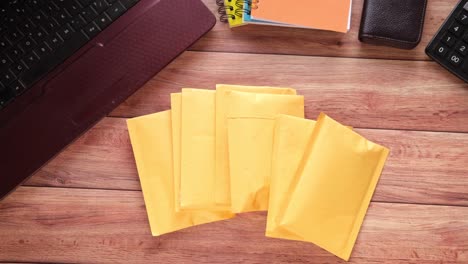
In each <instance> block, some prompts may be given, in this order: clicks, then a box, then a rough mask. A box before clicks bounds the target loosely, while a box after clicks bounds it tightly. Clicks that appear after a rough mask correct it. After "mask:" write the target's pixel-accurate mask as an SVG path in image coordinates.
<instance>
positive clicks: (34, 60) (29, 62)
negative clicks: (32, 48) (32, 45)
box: [24, 52, 39, 68]
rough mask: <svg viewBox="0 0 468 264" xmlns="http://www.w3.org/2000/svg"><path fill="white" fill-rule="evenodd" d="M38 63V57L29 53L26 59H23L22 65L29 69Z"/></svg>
mask: <svg viewBox="0 0 468 264" xmlns="http://www.w3.org/2000/svg"><path fill="white" fill-rule="evenodd" d="M38 62H39V57H38V56H37V55H36V54H35V53H34V52H31V53H29V54H28V55H27V56H26V57H24V63H25V64H26V66H27V67H28V68H31V67H32V66H33V65H34V64H36V63H38Z"/></svg>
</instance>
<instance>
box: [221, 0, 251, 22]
mask: <svg viewBox="0 0 468 264" xmlns="http://www.w3.org/2000/svg"><path fill="white" fill-rule="evenodd" d="M244 1H245V0H216V4H217V5H218V13H219V14H220V15H221V16H220V20H221V21H222V22H229V26H230V27H231V28H233V27H239V26H243V25H246V23H245V22H244V20H243V17H244V14H246V13H247V12H249V11H248V10H246V9H244ZM249 1H251V0H249Z"/></svg>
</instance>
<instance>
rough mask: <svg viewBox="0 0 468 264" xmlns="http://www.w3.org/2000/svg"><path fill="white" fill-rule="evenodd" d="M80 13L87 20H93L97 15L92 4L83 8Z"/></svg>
mask: <svg viewBox="0 0 468 264" xmlns="http://www.w3.org/2000/svg"><path fill="white" fill-rule="evenodd" d="M80 15H81V16H82V17H83V18H84V19H85V20H86V21H87V22H91V21H93V20H94V19H95V18H96V17H97V15H98V14H97V13H96V11H94V9H93V8H91V6H88V7H87V8H85V9H83V10H81V12H80Z"/></svg>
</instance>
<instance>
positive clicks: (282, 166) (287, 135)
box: [265, 115, 316, 240]
mask: <svg viewBox="0 0 468 264" xmlns="http://www.w3.org/2000/svg"><path fill="white" fill-rule="evenodd" d="M315 123H316V122H315V121H313V120H308V119H304V118H299V117H293V116H288V115H279V116H277V117H276V123H275V134H274V140H273V155H272V166H271V167H272V168H271V183H270V201H269V205H268V219H267V227H266V233H265V235H266V236H268V237H276V238H285V239H291V240H302V238H301V237H300V236H296V235H294V234H292V233H290V232H288V231H287V230H284V229H282V228H281V227H280V226H278V222H279V220H280V219H279V217H278V215H279V212H280V208H281V207H282V206H285V205H286V204H287V202H288V201H287V200H286V197H288V192H289V190H290V185H291V184H292V180H293V179H294V175H295V173H296V170H297V169H298V168H299V164H300V163H301V161H302V158H303V156H304V153H305V152H306V148H307V143H308V142H309V139H310V138H311V136H312V132H313V131H314V127H315Z"/></svg>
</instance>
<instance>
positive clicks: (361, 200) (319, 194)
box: [279, 114, 389, 260]
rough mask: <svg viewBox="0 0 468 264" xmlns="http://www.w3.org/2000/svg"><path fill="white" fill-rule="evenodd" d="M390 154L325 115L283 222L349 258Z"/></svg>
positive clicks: (307, 238)
mask: <svg viewBox="0 0 468 264" xmlns="http://www.w3.org/2000/svg"><path fill="white" fill-rule="evenodd" d="M388 153H389V150H388V149H387V148H385V147H382V146H380V145H377V144H375V143H372V142H370V141H368V140H367V139H365V138H364V137H362V136H360V135H359V134H357V133H356V132H354V131H352V130H350V129H349V128H348V127H345V126H342V125H340V124H339V123H338V122H336V121H334V120H333V119H331V118H330V117H328V116H326V115H324V114H321V115H320V117H319V118H318V119H317V123H316V125H315V128H314V132H313V134H312V137H311V139H310V141H309V145H308V147H307V151H306V154H305V156H304V159H303V162H301V164H300V166H299V169H298V170H297V172H296V174H295V176H294V179H293V182H292V185H291V187H292V188H291V192H290V195H289V197H286V198H285V199H287V200H289V203H288V204H287V206H286V208H285V210H284V211H283V212H280V216H279V217H280V219H281V220H280V222H279V223H280V226H281V227H282V228H284V229H286V230H288V231H289V232H291V233H293V234H294V235H295V236H298V237H301V238H302V239H301V240H305V241H309V242H312V243H314V244H316V245H318V246H320V247H322V248H323V249H325V250H327V251H329V252H331V253H333V254H335V255H336V256H338V257H340V258H342V259H345V260H348V259H349V257H350V255H351V251H352V249H353V247H354V243H355V241H356V238H357V236H358V233H359V230H360V228H361V225H362V222H363V220H364V216H365V214H366V211H367V208H368V206H369V203H370V201H371V198H372V195H373V193H374V190H375V187H376V185H377V182H378V180H379V177H380V174H381V172H382V169H383V166H384V163H385V160H386V158H387V156H388Z"/></svg>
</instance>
